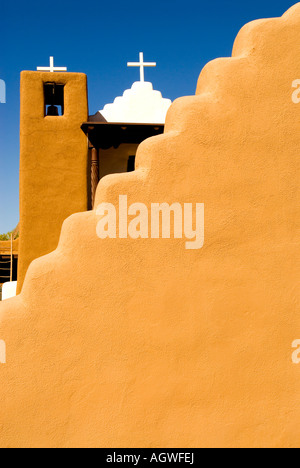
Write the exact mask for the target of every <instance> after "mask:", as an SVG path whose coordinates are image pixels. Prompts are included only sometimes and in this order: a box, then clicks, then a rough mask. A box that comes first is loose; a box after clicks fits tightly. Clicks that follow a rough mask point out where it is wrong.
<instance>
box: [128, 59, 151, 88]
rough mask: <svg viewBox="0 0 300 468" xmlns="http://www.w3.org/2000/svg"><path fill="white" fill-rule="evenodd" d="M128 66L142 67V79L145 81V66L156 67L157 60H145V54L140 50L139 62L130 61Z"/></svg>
mask: <svg viewBox="0 0 300 468" xmlns="http://www.w3.org/2000/svg"><path fill="white" fill-rule="evenodd" d="M127 67H140V81H142V82H144V81H145V71H144V67H156V62H144V54H143V52H140V61H139V62H128V63H127Z"/></svg>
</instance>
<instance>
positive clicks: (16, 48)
mask: <svg viewBox="0 0 300 468" xmlns="http://www.w3.org/2000/svg"><path fill="white" fill-rule="evenodd" d="M1 3H2V4H1V6H0V18H1V28H0V44H1V47H0V79H2V80H5V82H6V86H7V96H6V100H7V103H6V104H0V201H1V204H0V233H2V232H7V231H9V230H11V229H13V228H14V227H15V226H16V224H17V222H18V219H19V208H18V205H19V200H18V197H19V194H18V184H19V181H18V175H19V174H18V173H19V81H20V78H19V77H20V72H21V71H22V70H35V69H36V67H37V66H48V64H49V56H50V55H54V57H55V65H57V66H67V67H68V71H72V72H84V73H86V74H87V76H88V85H89V110H90V113H91V114H93V113H95V112H96V111H97V110H99V109H101V108H102V107H103V106H104V105H105V104H106V103H109V102H112V101H113V99H114V98H115V97H116V96H119V95H121V94H122V93H123V91H124V90H125V89H126V88H129V87H130V86H131V85H132V83H133V82H134V81H137V80H138V79H139V71H138V69H136V68H127V66H126V63H127V61H138V53H139V52H140V51H143V52H144V58H145V60H146V61H156V62H157V68H150V69H149V68H148V69H146V70H145V79H146V80H147V81H152V83H153V84H154V88H155V89H158V90H160V91H161V92H162V93H163V96H164V97H166V98H170V99H172V100H174V99H175V98H177V97H179V96H184V95H190V94H194V92H195V88H196V83H197V79H198V76H199V73H200V71H201V69H202V68H203V66H204V65H205V64H206V63H207V62H208V61H210V60H212V59H214V58H217V57H227V56H230V54H231V50H232V44H233V41H234V39H235V36H236V34H237V33H238V31H239V29H240V28H241V27H242V26H243V25H244V24H245V23H247V22H249V21H251V20H254V19H257V18H265V17H272V16H281V15H282V14H283V13H284V12H285V10H287V9H288V8H289V7H290V6H292V5H293V4H294V3H295V1H287V0H260V1H258V0H243V1H241V0H232V1H224V0H216V1H214V0H211V1H210V2H208V1H207V0H206V1H203V0H180V1H178V0H160V1H158V0H152V1H151V2H148V1H146V0H144V1H142V0H140V1H137V0H127V1H120V0H109V1H108V0H105V1H104V0H89V1H86V2H84V1H78V0H61V1H59V2H58V1H56V0H52V1H51V2H46V1H42V0H39V1H32V0H23V1H20V0H14V1H7V0H6V1H5V2H1ZM3 3H4V4H3Z"/></svg>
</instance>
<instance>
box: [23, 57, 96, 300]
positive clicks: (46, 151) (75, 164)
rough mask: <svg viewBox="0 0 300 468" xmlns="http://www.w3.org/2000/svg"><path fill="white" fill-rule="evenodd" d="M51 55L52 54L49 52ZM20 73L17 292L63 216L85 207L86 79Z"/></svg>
mask: <svg viewBox="0 0 300 468" xmlns="http://www.w3.org/2000/svg"><path fill="white" fill-rule="evenodd" d="M51 59H52V57H51ZM51 59H50V67H49V71H44V70H46V69H38V70H41V71H36V72H33V71H24V72H22V73H21V122H20V144H21V148H20V251H19V266H18V292H20V291H21V288H22V285H23V281H24V277H25V274H26V271H27V269H28V266H29V264H30V263H31V262H32V261H33V260H34V259H36V258H38V257H41V256H42V255H46V254H48V253H50V252H51V251H53V250H55V249H56V247H57V244H58V240H59V235H60V231H61V227H62V223H63V221H64V220H65V219H66V218H67V217H68V216H70V215H71V214H73V213H76V212H80V211H86V210H87V208H88V178H87V165H88V159H87V139H86V136H85V135H84V133H83V132H82V130H81V128H80V126H81V124H82V122H85V121H86V120H87V117H88V101H87V79H86V75H84V74H81V73H66V72H64V71H61V70H66V69H58V71H59V72H58V73H57V72H56V69H54V66H53V59H52V62H51Z"/></svg>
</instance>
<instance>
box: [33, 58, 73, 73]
mask: <svg viewBox="0 0 300 468" xmlns="http://www.w3.org/2000/svg"><path fill="white" fill-rule="evenodd" d="M37 71H47V72H51V73H53V72H56V71H60V72H65V71H68V69H67V68H66V67H55V66H54V58H53V57H50V67H37Z"/></svg>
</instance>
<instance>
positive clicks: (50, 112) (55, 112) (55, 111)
mask: <svg viewBox="0 0 300 468" xmlns="http://www.w3.org/2000/svg"><path fill="white" fill-rule="evenodd" d="M48 115H53V116H55V117H57V116H58V115H59V114H58V107H56V106H49V107H48V109H47V116H48Z"/></svg>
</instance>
